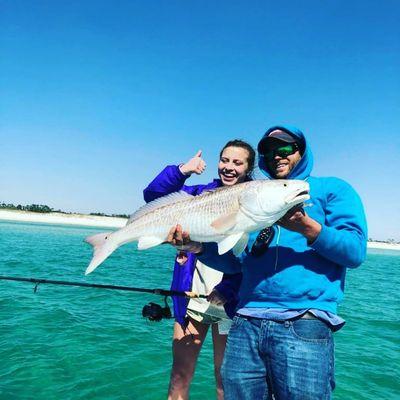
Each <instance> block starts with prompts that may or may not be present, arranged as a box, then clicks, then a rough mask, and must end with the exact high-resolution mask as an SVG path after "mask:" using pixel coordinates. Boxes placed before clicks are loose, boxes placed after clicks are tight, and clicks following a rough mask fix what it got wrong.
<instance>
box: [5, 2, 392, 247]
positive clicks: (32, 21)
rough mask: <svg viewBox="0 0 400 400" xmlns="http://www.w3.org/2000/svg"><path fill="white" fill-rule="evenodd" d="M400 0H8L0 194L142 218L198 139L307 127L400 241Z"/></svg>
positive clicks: (376, 226)
mask: <svg viewBox="0 0 400 400" xmlns="http://www.w3.org/2000/svg"><path fill="white" fill-rule="evenodd" d="M399 20H400V2H399V1H398V0H384V1H382V0H379V1H369V0H360V1H355V0H335V1H320V0H307V1H292V0H288V1H285V2H276V1H269V0H268V1H267V0H264V1H248V0H247V1H245V0H243V1H237V0H229V1H222V0H218V1H215V0H202V1H195V0H189V1H188V0H180V1H175V0H152V1H143V0H137V1H136V0H131V1H117V0H115V1H102V0H96V1H89V0H86V1H85V0H79V1H78V0H72V1H71V0H69V1H63V0H60V1H54V0H49V1H40V0H38V1H34V2H32V1H30V0H25V1H21V0H1V1H0V91H1V95H0V139H1V140H0V202H7V203H8V202H11V203H14V204H18V203H20V204H31V203H36V204H38V203H39V204H47V205H49V206H50V207H53V208H55V209H62V210H65V211H74V212H106V213H131V212H133V211H134V210H135V209H136V208H137V207H139V206H140V205H141V204H142V203H143V200H142V190H143V188H144V187H145V186H146V185H147V183H148V182H149V181H150V180H151V179H152V178H153V177H154V176H155V175H156V174H157V172H158V171H160V170H161V169H162V168H163V167H164V166H165V165H167V164H174V163H179V162H183V161H186V160H187V159H189V158H190V157H191V156H192V155H194V153H195V152H196V151H197V150H198V149H202V150H203V155H204V158H205V160H206V161H207V163H208V169H207V171H206V173H204V175H202V176H201V177H192V178H191V179H190V180H189V181H188V183H201V182H208V181H209V180H211V179H212V178H214V177H215V176H216V163H217V160H218V152H219V149H220V148H221V147H222V145H223V144H224V143H225V142H226V141H227V140H229V139H232V138H243V139H245V140H248V141H249V142H250V143H252V144H253V145H256V144H257V142H258V140H259V138H260V137H261V135H262V134H263V133H264V131H265V130H266V128H268V127H269V126H271V125H273V124H276V123H290V124H292V125H296V126H298V127H300V128H301V129H302V130H303V131H304V132H305V134H306V135H307V137H308V138H309V141H310V143H311V147H312V150H313V153H314V156H315V167H314V171H313V175H315V176H332V175H334V176H338V177H341V178H343V179H345V180H347V181H348V182H350V183H351V184H352V185H353V186H354V187H355V189H356V190H357V191H358V192H359V193H360V195H361V197H362V199H363V201H364V204H365V208H366V212H367V217H368V221H369V231H370V232H369V236H370V237H372V238H375V239H381V240H385V239H388V238H394V239H396V240H400V228H399V226H400V206H399V204H400V184H399V183H400V182H399V176H398V173H397V172H398V171H397V169H398V168H399V165H400V163H399V156H400V137H399V133H400V24H399Z"/></svg>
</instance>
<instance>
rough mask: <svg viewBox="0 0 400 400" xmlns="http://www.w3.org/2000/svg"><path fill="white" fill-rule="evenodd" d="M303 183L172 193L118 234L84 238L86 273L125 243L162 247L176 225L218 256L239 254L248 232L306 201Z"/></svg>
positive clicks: (136, 215) (246, 184)
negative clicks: (89, 254)
mask: <svg viewBox="0 0 400 400" xmlns="http://www.w3.org/2000/svg"><path fill="white" fill-rule="evenodd" d="M308 192H309V185H308V183H307V182H304V181H300V180H279V179H276V180H256V181H250V182H244V183H240V184H238V185H234V186H226V187H222V188H219V189H216V190H213V191H207V192H205V193H203V194H201V195H200V196H192V195H189V194H187V193H185V192H176V193H172V194H170V195H168V196H164V197H161V198H159V199H157V200H154V201H152V202H151V203H148V204H146V205H145V206H143V207H141V208H140V209H138V210H137V211H136V212H135V213H134V214H133V215H132V216H131V218H130V219H129V221H128V223H127V225H126V226H125V227H123V228H121V229H119V230H118V231H115V232H107V233H99V234H97V235H94V236H90V237H88V238H86V242H88V243H90V244H91V245H92V246H93V248H94V254H93V258H92V261H91V262H90V264H89V266H88V267H87V269H86V272H85V273H86V275H87V274H89V273H90V272H92V271H93V270H94V269H95V268H96V267H97V266H98V265H100V264H101V263H102V262H103V261H104V260H105V259H106V258H107V257H108V256H109V255H110V254H111V253H112V252H113V251H114V250H116V249H117V248H118V247H119V246H122V245H123V244H125V243H129V242H133V241H136V240H137V241H138V242H139V243H138V249H140V250H142V249H148V248H150V247H153V246H157V245H159V244H161V243H163V242H164V241H165V240H166V239H167V236H168V232H169V230H170V229H171V227H173V226H176V225H177V224H180V225H181V226H182V229H183V230H184V231H187V232H189V233H190V238H191V239H192V240H194V241H198V242H216V243H218V252H219V254H223V253H226V252H227V251H228V250H230V249H233V251H234V253H235V254H240V253H241V252H242V251H243V250H244V249H245V247H246V245H247V241H248V237H249V236H248V234H249V232H252V231H257V230H260V229H263V228H266V227H268V226H271V225H272V224H274V223H275V222H276V221H277V220H278V219H280V218H281V217H283V216H284V215H285V214H286V212H287V211H288V210H289V209H291V208H292V207H294V206H296V205H298V204H301V203H303V202H304V201H305V200H308V199H309V198H310V196H309V194H308Z"/></svg>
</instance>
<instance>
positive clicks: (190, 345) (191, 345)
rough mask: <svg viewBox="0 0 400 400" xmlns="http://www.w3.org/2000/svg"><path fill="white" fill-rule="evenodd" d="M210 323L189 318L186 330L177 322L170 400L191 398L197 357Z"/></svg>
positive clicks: (169, 391)
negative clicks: (191, 383)
mask: <svg viewBox="0 0 400 400" xmlns="http://www.w3.org/2000/svg"><path fill="white" fill-rule="evenodd" d="M208 327H209V325H206V324H203V323H201V322H198V321H195V320H194V319H192V318H189V324H188V327H187V329H186V331H183V329H182V327H181V326H180V325H179V324H178V323H177V322H175V324H174V337H173V342H172V353H173V363H172V371H171V379H170V382H169V390H168V400H186V399H188V398H189V386H190V382H191V380H192V378H193V374H194V369H195V366H196V361H197V357H198V355H199V352H200V349H201V346H202V345H203V342H204V339H205V337H206V335H207V331H208Z"/></svg>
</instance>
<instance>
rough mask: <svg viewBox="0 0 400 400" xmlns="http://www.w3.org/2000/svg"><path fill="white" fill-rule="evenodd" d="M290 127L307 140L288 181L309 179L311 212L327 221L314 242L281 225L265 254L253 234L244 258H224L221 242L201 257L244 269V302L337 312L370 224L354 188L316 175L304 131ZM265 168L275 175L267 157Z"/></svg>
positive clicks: (223, 267)
mask: <svg viewBox="0 0 400 400" xmlns="http://www.w3.org/2000/svg"><path fill="white" fill-rule="evenodd" d="M275 129H281V130H284V131H286V132H288V133H290V134H292V135H294V136H296V137H297V138H298V140H299V141H300V142H302V143H303V144H304V153H303V155H302V158H301V160H300V161H299V162H298V163H297V165H296V166H295V167H294V168H293V170H292V171H291V173H290V175H289V176H288V178H287V179H303V180H307V182H308V183H309V184H310V196H311V199H310V200H309V201H308V202H307V203H308V204H311V207H308V208H306V212H307V214H308V215H309V216H310V217H311V218H313V219H314V220H316V221H317V222H318V223H320V224H321V226H322V230H321V232H320V234H319V235H318V237H317V239H316V240H315V241H314V242H313V243H308V242H307V239H306V238H305V237H304V236H303V235H301V234H299V233H297V232H293V231H289V230H287V229H285V228H282V227H279V226H275V227H274V229H275V235H274V238H273V240H272V242H271V244H270V246H269V248H268V249H267V251H266V252H265V253H264V254H263V255H261V256H260V257H255V256H253V255H252V254H251V253H250V251H249V249H251V246H252V245H253V243H254V241H255V238H256V237H257V235H258V233H259V232H254V233H253V234H252V235H251V236H250V240H249V244H248V248H247V249H246V251H245V252H243V253H242V254H241V256H240V257H235V256H234V255H233V254H232V252H229V253H227V254H225V255H222V256H218V253H217V248H216V245H215V244H213V243H209V244H205V245H204V252H203V253H202V255H200V256H199V259H200V260H201V261H202V262H204V263H205V264H206V265H208V266H210V267H213V268H216V269H218V270H221V271H223V272H227V273H236V272H239V271H242V272H243V280H242V284H241V287H240V291H239V298H240V301H239V305H238V308H242V307H255V308H279V309H290V310H304V309H318V310H322V311H327V312H331V313H333V314H336V313H337V304H338V303H339V302H340V300H341V299H342V298H343V291H344V282H345V274H346V269H347V268H355V267H357V266H359V265H360V264H361V263H362V262H363V261H364V259H365V255H366V243H367V226H366V220H365V215H364V210H363V206H362V203H361V200H360V198H359V196H358V195H357V193H356V192H355V191H354V189H353V188H352V187H351V186H350V185H349V184H348V183H346V182H344V181H343V180H341V179H338V178H333V177H329V178H317V177H312V176H310V173H311V170H312V166H313V156H312V153H311V150H310V148H309V146H308V145H307V141H306V139H305V137H304V135H303V133H302V132H301V131H300V130H298V129H296V128H292V127H288V126H274V127H272V128H271V129H269V130H268V131H267V132H266V133H265V135H264V137H265V136H268V134H269V133H270V132H272V131H273V130H275ZM259 167H260V169H261V171H262V172H263V173H264V174H265V175H266V176H267V177H268V178H270V179H273V178H272V176H271V175H270V173H269V171H268V169H267V166H266V165H265V164H264V161H263V158H262V157H260V158H259Z"/></svg>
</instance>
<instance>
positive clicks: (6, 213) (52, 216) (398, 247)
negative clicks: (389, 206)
mask: <svg viewBox="0 0 400 400" xmlns="http://www.w3.org/2000/svg"><path fill="white" fill-rule="evenodd" d="M0 220H6V221H17V222H18V221H19V222H34V223H35V222H36V223H43V224H60V225H79V226H92V227H104V228H122V227H123V226H125V224H126V221H127V219H126V218H117V217H99V216H96V215H87V214H61V213H45V214H41V213H33V212H29V211H17V210H15V211H14V210H0ZM368 248H369V249H379V250H394V251H400V244H396V243H383V242H368Z"/></svg>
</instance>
